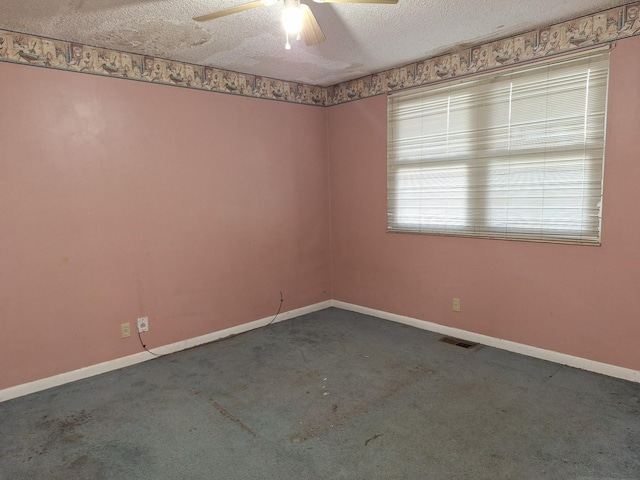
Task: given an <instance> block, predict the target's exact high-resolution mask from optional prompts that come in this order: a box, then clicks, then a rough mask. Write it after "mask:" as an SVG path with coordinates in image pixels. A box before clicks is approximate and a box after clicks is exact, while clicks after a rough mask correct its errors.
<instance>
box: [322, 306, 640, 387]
mask: <svg viewBox="0 0 640 480" xmlns="http://www.w3.org/2000/svg"><path fill="white" fill-rule="evenodd" d="M331 305H332V306H333V307H336V308H342V309H344V310H350V311H353V312H358V313H363V314H365V315H371V316H372V317H377V318H382V319H384V320H390V321H392V322H396V323H402V324H404V325H409V326H412V327H416V328H421V329H422V330H429V331H431V332H435V333H439V334H442V335H448V336H451V337H456V338H460V339H464V340H468V341H471V342H475V343H480V344H482V345H487V346H489V347H495V348H500V349H502V350H507V351H509V352H514V353H519V354H521V355H527V356H529V357H534V358H539V359H542V360H548V361H550V362H554V363H559V364H561V365H567V366H569V367H575V368H579V369H581V370H587V371H590V372H595V373H600V374H603V375H608V376H610V377H615V378H620V379H623V380H629V381H631V382H637V383H640V371H638V370H632V369H630V368H624V367H618V366H616V365H609V364H607V363H601V362H596V361H593V360H587V359H586V358H580V357H574V356H572V355H567V354H565V353H559V352H554V351H551V350H545V349H543V348H538V347H532V346H530V345H525V344H522V343H516V342H511V341H509V340H503V339H501V338H495V337H489V336H487V335H482V334H479V333H473V332H469V331H466V330H461V329H459V328H453V327H447V326H446V325H440V324H437V323H432V322H427V321H424V320H418V319H416V318H411V317H405V316H403V315H396V314H394V313H389V312H384V311H382V310H375V309H373V308H368V307H361V306H359V305H354V304H351V303H346V302H341V301H338V300H332V301H331Z"/></svg>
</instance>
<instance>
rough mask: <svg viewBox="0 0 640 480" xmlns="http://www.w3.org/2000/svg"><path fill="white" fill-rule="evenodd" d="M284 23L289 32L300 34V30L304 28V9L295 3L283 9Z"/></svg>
mask: <svg viewBox="0 0 640 480" xmlns="http://www.w3.org/2000/svg"><path fill="white" fill-rule="evenodd" d="M282 25H283V26H284V30H285V32H287V33H288V34H290V35H299V34H300V30H302V10H301V9H300V6H299V5H296V4H293V5H290V6H287V7H285V9H284V10H283V11H282Z"/></svg>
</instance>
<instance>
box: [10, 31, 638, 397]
mask: <svg viewBox="0 0 640 480" xmlns="http://www.w3.org/2000/svg"><path fill="white" fill-rule="evenodd" d="M639 50H640V38H632V39H627V40H624V41H621V42H619V43H618V45H617V47H616V48H615V49H614V50H613V54H612V70H611V88H610V97H609V117H608V122H609V125H608V139H607V159H606V168H605V202H604V221H603V243H602V246H601V247H576V246H564V245H551V244H535V243H524V242H507V241H497V240H479V239H465V238H444V237H431V236H418V235H402V234H387V233H385V227H386V222H385V221H386V218H385V217H386V213H385V212H386V200H385V195H386V97H384V96H380V97H374V98H369V99H366V100H360V101H357V102H352V103H348V104H344V105H339V106H336V107H331V108H328V109H322V108H315V107H307V106H300V105H293V104H285V103H280V102H271V101H263V100H255V99H247V98H242V97H236V96H225V95H219V94H212V93H207V92H197V91H192V90H186V89H179V88H172V87H166V86H158V85H148V84H143V83H137V82H131V81H122V80H115V79H110V78H104V77H97V76H90V75H80V74H72V73H68V72H60V71H55V70H49V69H38V68H33V67H26V66H21V65H13V64H8V63H0V77H1V78H2V88H0V106H1V109H0V155H1V156H0V364H1V365H2V369H1V370H0V389H2V388H6V387H9V386H13V385H17V384H21V383H25V382H28V381H31V380H35V379H39V378H44V377H47V376H51V375H54V374H57V373H62V372H67V371H70V370H74V369H77V368H81V367H84V366H89V365H93V364H96V363H99V362H103V361H107V360H112V359H115V358H120V357H123V356H126V355H130V354H133V353H136V352H139V351H140V347H139V344H138V343H137V339H136V338H135V336H134V337H131V338H129V339H125V340H122V339H120V328H119V326H120V324H121V323H124V322H131V324H132V326H133V325H134V323H135V319H136V318H137V317H139V316H143V315H144V316H149V317H150V319H151V331H150V332H149V333H148V334H147V335H146V337H145V338H146V341H147V343H148V344H149V346H151V347H153V346H160V345H165V344H168V343H172V342H176V341H179V340H184V339H188V338H192V337H195V336H198V335H203V334H206V333H210V332H214V331H218V330H221V329H224V328H227V327H231V326H234V325H239V324H242V323H246V322H248V321H251V320H255V319H258V318H263V317H267V316H270V315H271V314H274V313H275V310H276V309H277V307H278V303H279V291H280V290H282V291H283V292H284V297H285V303H284V310H292V309H295V308H298V307H302V306H306V305H310V304H313V303H316V302H319V301H323V300H327V299H329V298H332V297H333V298H335V299H336V300H342V301H346V302H351V303H354V304H358V305H362V306H366V307H371V308H375V309H380V310H384V311H388V312H392V313H397V314H402V315H408V316H411V317H415V318H419V319H424V320H427V321H431V322H436V323H441V324H445V325H448V326H452V327H456V328H462V329H465V330H469V331H473V332H478V333H483V334H486V335H491V336H494V337H499V338H504V339H508V340H513V341H516V342H520V343H524V344H529V345H533V346H537V347H541V348H545V349H550V350H554V351H559V352H563V353H567V354H571V355H576V356H579V357H583V358H588V359H592V360H596V361H601V362H605V363H610V364H613V365H619V366H624V367H628V368H632V369H640V356H639V355H638V354H637V346H636V342H637V339H638V338H640V322H639V321H638V318H637V315H638V313H637V312H638V311H640V295H638V291H640V249H639V248H638V245H639V243H638V239H639V238H640V209H638V208H637V205H638V204H640V190H639V189H638V187H637V179H638V178H640V142H638V140H637V132H638V131H639V130H640V86H639V84H638V82H637V79H638V78H640V63H639V62H637V53H636V52H637V51H639ZM327 160H328V167H329V168H327ZM332 292H333V294H332ZM453 297H459V298H461V299H462V312H460V313H454V312H452V311H451V299H452V298H453Z"/></svg>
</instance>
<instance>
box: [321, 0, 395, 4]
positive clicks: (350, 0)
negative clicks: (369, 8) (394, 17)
mask: <svg viewBox="0 0 640 480" xmlns="http://www.w3.org/2000/svg"><path fill="white" fill-rule="evenodd" d="M313 1H314V2H316V3H388V4H396V3H398V0H313Z"/></svg>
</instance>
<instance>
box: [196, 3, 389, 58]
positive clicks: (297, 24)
mask: <svg viewBox="0 0 640 480" xmlns="http://www.w3.org/2000/svg"><path fill="white" fill-rule="evenodd" d="M279 1H280V2H281V3H283V5H284V9H283V10H282V23H283V26H284V29H285V32H286V34H287V44H286V46H285V47H286V49H287V50H289V49H290V48H291V45H290V44H289V35H292V36H294V37H296V38H297V39H300V38H302V39H303V40H304V43H305V44H307V45H317V44H319V43H322V42H324V41H325V40H326V37H325V36H324V33H323V32H322V29H321V28H320V25H319V24H318V21H317V20H316V17H315V15H314V14H313V12H312V11H311V9H310V8H309V5H306V4H304V3H300V0H259V1H255V2H249V3H243V4H241V5H237V6H235V7H230V8H225V9H223V10H218V11H217V12H213V13H208V14H206V15H201V16H199V17H194V20H195V21H197V22H206V21H208V20H213V19H216V18H220V17H225V16H227V15H232V14H234V13H240V12H244V11H245V10H250V9H252V8H257V7H267V6H269V5H273V4H275V3H278V2H279ZM313 1H314V2H315V3H380V4H382V3H388V4H395V3H398V0H313Z"/></svg>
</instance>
